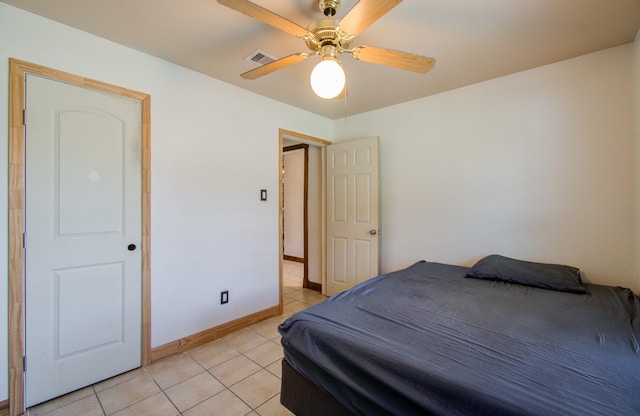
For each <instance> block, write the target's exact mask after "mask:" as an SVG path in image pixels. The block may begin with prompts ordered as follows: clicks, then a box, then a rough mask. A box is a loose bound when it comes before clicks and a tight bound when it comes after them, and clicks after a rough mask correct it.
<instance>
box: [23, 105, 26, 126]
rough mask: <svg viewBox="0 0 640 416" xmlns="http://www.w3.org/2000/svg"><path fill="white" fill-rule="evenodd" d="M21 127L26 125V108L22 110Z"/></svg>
mask: <svg viewBox="0 0 640 416" xmlns="http://www.w3.org/2000/svg"><path fill="white" fill-rule="evenodd" d="M22 125H23V126H26V125H27V109H26V108H23V109H22Z"/></svg>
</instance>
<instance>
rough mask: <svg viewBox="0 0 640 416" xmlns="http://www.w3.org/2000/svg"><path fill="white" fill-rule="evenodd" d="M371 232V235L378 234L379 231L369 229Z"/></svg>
mask: <svg viewBox="0 0 640 416" xmlns="http://www.w3.org/2000/svg"><path fill="white" fill-rule="evenodd" d="M369 234H371V235H376V234H378V231H376V230H369Z"/></svg>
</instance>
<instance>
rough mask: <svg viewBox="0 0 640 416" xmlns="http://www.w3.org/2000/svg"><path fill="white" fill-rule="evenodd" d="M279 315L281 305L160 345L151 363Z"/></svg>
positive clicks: (154, 350)
mask: <svg viewBox="0 0 640 416" xmlns="http://www.w3.org/2000/svg"><path fill="white" fill-rule="evenodd" d="M279 314H280V305H275V306H272V307H270V308H267V309H264V310H262V311H258V312H256V313H252V314H251V315H247V316H243V317H242V318H238V319H235V320H233V321H230V322H227V323H224V324H222V325H218V326H215V327H212V328H209V329H205V330H204V331H200V332H197V333H195V334H192V335H188V336H186V337H184V338H180V339H178V340H175V341H172V342H169V343H167V344H164V345H160V346H159V347H155V348H152V349H151V363H154V362H156V361H158V360H161V359H163V358H167V357H170V356H172V355H175V354H180V353H181V352H183V351H186V350H189V349H191V348H195V347H197V346H199V345H203V344H206V343H207V342H210V341H213V340H214V339H218V338H222V337H223V336H225V335H228V334H230V333H232V332H234V331H237V330H238V329H242V328H246V327H248V326H251V325H253V324H256V323H258V322H260V321H264V320H265V319H268V318H271V317H274V316H278V315H279Z"/></svg>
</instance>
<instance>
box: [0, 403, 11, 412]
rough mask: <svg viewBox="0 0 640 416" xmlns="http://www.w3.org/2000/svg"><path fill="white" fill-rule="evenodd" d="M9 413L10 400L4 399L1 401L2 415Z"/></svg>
mask: <svg viewBox="0 0 640 416" xmlns="http://www.w3.org/2000/svg"><path fill="white" fill-rule="evenodd" d="M8 414H9V400H3V401H1V402H0V415H8Z"/></svg>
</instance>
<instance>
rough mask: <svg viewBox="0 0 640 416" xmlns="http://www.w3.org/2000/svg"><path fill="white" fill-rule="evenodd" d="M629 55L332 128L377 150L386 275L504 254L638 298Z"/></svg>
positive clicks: (540, 71)
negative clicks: (560, 268)
mask: <svg viewBox="0 0 640 416" xmlns="http://www.w3.org/2000/svg"><path fill="white" fill-rule="evenodd" d="M634 48H635V49H636V50H637V48H638V47H637V45H633V44H628V45H625V46H621V47H618V48H613V49H609V50H605V51H602V52H599V53H594V54H590V55H586V56H582V57H579V58H576V59H571V60H568V61H564V62H560V63H556V64H553V65H548V66H545V67H541V68H537V69H533V70H530V71H526V72H521V73H517V74H513V75H509V76H505V77H503V78H500V79H496V80H492V81H488V82H484V83H480V84H476V85H472V86H469V87H466V88H462V89H458V90H454V91H450V92H446V93H443V94H439V95H436V96H432V97H428V98H424V99H420V100H417V101H414V102H410V103H405V104H400V105H396V106H393V107H389V108H386V109H382V110H378V111H372V112H369V113H365V114H361V115H358V116H352V117H349V118H348V119H347V122H346V123H345V121H344V120H339V121H335V122H334V137H335V141H342V140H347V139H354V138H359V137H369V136H380V139H381V192H382V196H381V198H382V205H381V208H382V230H383V237H382V269H383V271H385V272H387V271H390V270H394V269H397V268H401V267H405V266H408V265H410V264H412V263H413V262H415V261H416V260H419V259H427V260H431V261H439V262H445V263H453V264H460V265H471V264H473V262H475V261H476V260H478V259H479V258H480V257H482V256H485V255H488V254H491V253H500V254H503V255H506V256H512V257H518V258H523V259H529V260H532V261H546V262H558V263H564V264H570V265H574V266H576V267H580V268H581V269H582V271H583V272H584V277H585V280H587V281H590V282H596V283H603V284H613V285H621V286H625V287H630V288H632V289H634V290H636V291H638V290H639V289H640V285H639V284H638V280H637V279H636V278H635V276H634V271H633V270H634V259H633V246H634V227H633V224H634V223H635V217H634V201H635V199H634V152H633V151H634V132H633V130H634V114H633V109H632V108H633V107H632V105H633V93H632V78H633V77H632V63H633V51H634ZM426 76H427V77H428V76H429V75H428V74H427V75H426Z"/></svg>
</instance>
